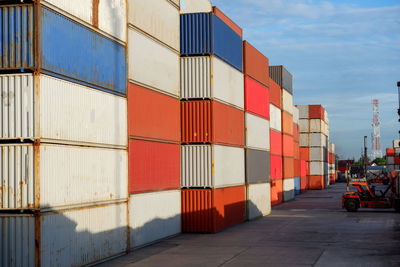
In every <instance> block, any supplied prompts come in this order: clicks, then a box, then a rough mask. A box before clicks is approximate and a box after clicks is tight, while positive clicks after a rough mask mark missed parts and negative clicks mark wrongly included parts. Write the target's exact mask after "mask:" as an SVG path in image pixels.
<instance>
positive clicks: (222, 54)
mask: <svg viewBox="0 0 400 267" xmlns="http://www.w3.org/2000/svg"><path fill="white" fill-rule="evenodd" d="M188 4H189V3H188ZM192 4H193V3H192ZM187 8H188V7H187ZM189 10H191V11H192V12H193V11H194V10H193V9H192V8H189ZM201 11H202V12H201V13H189V14H181V20H180V27H181V38H180V40H181V135H182V139H181V141H182V146H181V158H182V162H181V165H182V167H181V187H182V231H183V232H217V231H219V230H221V229H223V228H225V227H228V226H231V225H233V224H236V223H240V222H242V221H244V219H245V166H244V163H245V159H244V157H245V153H244V152H245V151H244V112H243V109H244V88H243V87H244V81H243V73H242V33H241V29H240V28H239V27H238V26H236V25H235V24H234V23H233V22H232V21H231V20H230V19H229V18H228V17H226V16H225V15H224V14H223V13H222V12H221V11H219V10H218V9H217V8H215V7H214V8H211V4H209V3H206V4H205V5H202V8H201Z"/></svg>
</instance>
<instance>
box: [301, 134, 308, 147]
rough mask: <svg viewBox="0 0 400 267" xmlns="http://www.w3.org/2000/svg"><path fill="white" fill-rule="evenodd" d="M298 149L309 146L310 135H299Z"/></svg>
mask: <svg viewBox="0 0 400 267" xmlns="http://www.w3.org/2000/svg"><path fill="white" fill-rule="evenodd" d="M299 145H300V147H309V146H310V134H308V133H301V134H300V139H299Z"/></svg>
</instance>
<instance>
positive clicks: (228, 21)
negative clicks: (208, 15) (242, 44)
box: [212, 6, 243, 38]
mask: <svg viewBox="0 0 400 267" xmlns="http://www.w3.org/2000/svg"><path fill="white" fill-rule="evenodd" d="M212 12H213V13H214V14H215V15H216V16H217V17H218V18H220V19H221V20H222V21H223V22H224V23H225V24H226V25H228V26H229V27H230V28H231V29H232V30H233V31H234V32H236V33H237V35H239V36H240V38H242V37H243V30H242V28H240V27H239V25H237V24H236V23H235V22H233V21H232V20H231V19H230V18H229V17H228V16H227V15H225V14H224V13H223V12H222V11H221V10H219V9H218V8H217V7H216V6H213V7H212Z"/></svg>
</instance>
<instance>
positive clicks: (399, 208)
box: [394, 199, 400, 212]
mask: <svg viewBox="0 0 400 267" xmlns="http://www.w3.org/2000/svg"><path fill="white" fill-rule="evenodd" d="M394 209H395V211H396V212H400V199H397V200H395V201H394Z"/></svg>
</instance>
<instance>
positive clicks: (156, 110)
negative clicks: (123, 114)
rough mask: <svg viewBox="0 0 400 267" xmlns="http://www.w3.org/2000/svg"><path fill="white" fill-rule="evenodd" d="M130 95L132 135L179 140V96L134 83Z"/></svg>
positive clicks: (130, 132)
mask: <svg viewBox="0 0 400 267" xmlns="http://www.w3.org/2000/svg"><path fill="white" fill-rule="evenodd" d="M127 97H128V135H129V136H130V137H134V138H139V139H146V140H158V141H166V142H172V143H177V144H178V143H180V139H181V138H180V122H179V117H180V116H179V112H180V108H179V102H180V101H179V99H176V98H173V97H170V96H167V95H164V94H161V93H158V92H155V91H152V90H149V89H146V88H143V87H141V86H138V85H135V84H132V83H128V96H127ZM121 119H124V118H121Z"/></svg>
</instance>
